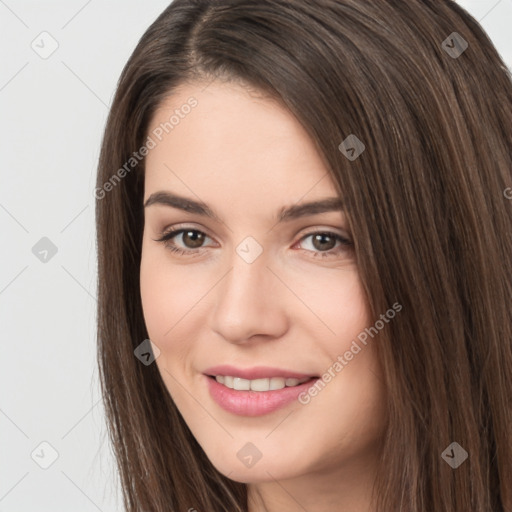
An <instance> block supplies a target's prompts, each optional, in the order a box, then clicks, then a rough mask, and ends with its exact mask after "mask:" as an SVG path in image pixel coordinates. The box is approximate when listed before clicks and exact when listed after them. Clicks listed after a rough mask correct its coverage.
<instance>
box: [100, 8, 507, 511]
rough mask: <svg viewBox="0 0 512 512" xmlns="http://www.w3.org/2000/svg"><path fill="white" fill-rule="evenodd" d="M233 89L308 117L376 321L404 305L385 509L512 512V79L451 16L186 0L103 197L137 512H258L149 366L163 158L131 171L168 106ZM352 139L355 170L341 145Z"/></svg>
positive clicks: (383, 488) (120, 126)
mask: <svg viewBox="0 0 512 512" xmlns="http://www.w3.org/2000/svg"><path fill="white" fill-rule="evenodd" d="M454 33H456V34H454ZM215 78H217V79H226V80H236V81H238V82H239V83H245V84H248V85H250V86H251V87H253V88H255V89H257V90H261V91H266V92H267V93H269V94H271V95H272V96H273V97H275V98H277V99H278V100H279V101H280V102H281V103H282V104H283V105H284V106H285V107H286V108H288V109H289V111H290V112H291V113H292V114H293V115H295V116H296V118H297V119H298V120H299V122H300V123H301V124H302V125H303V126H304V128H305V129H306V130H307V132H308V133H309V135H310V136H311V138H312V140H313V141H314V142H315V144H316V145H317V147H318V151H319V153H320V154H321V155H322V158H324V159H325V162H326V166H327V168H328V169H329V172H330V175H331V177H332V179H333V181H334V182H335V183H336V186H337V187H338V188H339V193H340V197H341V198H342V200H343V202H344V205H345V208H346V212H347V218H348V221H349V226H350V230H351V232H352V234H353V238H354V243H355V253H356V258H357V263H358V268H359V272H360V277H361V280H362V283H363V285H364V288H365V292H366V294H367V296H368V298H369V303H370V304H369V307H370V308H371V314H372V315H374V316H375V318H378V317H377V315H378V313H380V312H382V311H385V310H386V309H388V307H389V305H390V304H393V303H394V302H396V301H398V302H400V304H401V305H402V306H403V309H402V311H401V313H400V315H397V317H396V318H395V319H394V320H393V322H390V323H389V325H388V326H387V329H384V330H383V331H382V333H381V335H380V337H379V344H378V350H379V357H380V358H381V361H382V365H383V367H384V375H385V382H383V385H385V386H386V389H387V390H388V395H389V403H388V411H389V424H388V426H387V431H386V432H387V433H386V436H385V439H384V451H383V454H382V458H381V463H382V467H380V468H379V474H378V479H377V481H376V487H375V495H376V499H377V501H376V503H377V510H379V511H383V512H387V511H393V512H395V511H399V510H407V511H408V512H432V511H436V512H448V511H449V512H454V511H456V512H462V511H469V510H471V511H472V512H505V511H507V512H510V511H512V201H511V200H510V199H508V198H507V194H505V193H504V191H505V190H507V189H508V187H511V186H512V156H511V154H512V127H511V120H512V80H511V75H510V72H509V70H508V69H507V67H506V66H505V64H504V62H503V60H502V59H501V57H500V55H499V54H498V52H497V51H496V49H495V48H494V47H493V45H492V43H491V41H490V40H489V38H488V36H487V35H486V34H485V32H484V31H483V29H482V27H481V26H480V25H479V24H478V23H477V22H476V21H475V20H474V19H473V18H472V17H471V16H470V15H469V14H468V13H467V12H466V11H465V10H464V9H462V8H461V7H460V6H459V5H457V4H456V3H455V2H453V1H451V0H408V1H399V0H390V1H373V0H371V1H370V0H368V1H365V0H293V1H292V0H239V1H235V0H232V1H221V0H215V1H214V0H211V1H210V0H201V1H197V0H194V1H191V0H175V1H174V2H173V3H172V4H171V5H170V6H169V7H168V8H167V9H166V10H165V11H164V12H163V13H162V14H161V15H160V16H159V17H158V19H157V20H156V21H155V22H154V23H153V24H152V25H151V26H150V27H149V29H148V30H147V31H146V33H145V34H144V35H143V37H142V38H141V40H140V42H139V44H138V46H137V47H136V49H135V51H134V52H133V54H132V56H131V57H130V59H129V61H128V63H127V64H126V66H125V68H124V70H123V72H122V75H121V77H120V80H119V84H118V88H117V92H116V94H115V97H114V100H113V104H112V107H111V111H110V115H109V118H108V122H107V126H106V129H105V134H104V139H103V146H102V150H101V156H100V162H99V170H98V177H97V189H96V197H97V205H96V207H97V210H96V221H97V244H98V247H97V248H98V359H99V369H100V379H101V386H102V392H103V395H104V400H105V407H106V414H107V420H108V427H109V434H110V439H111V442H112V445H113V448H114V451H115V456H116V460H117V464H118V467H119V472H120V477H121V484H122V491H123V500H124V503H125V508H126V510H127V511H128V512H134V511H142V510H143V511H146V512H150V511H151V512H153V511H162V512H163V511H175V512H178V511H185V510H188V509H190V508H194V509H196V510H197V511H198V512H201V511H206V510H209V511H218V512H220V511H223V512H228V511H229V512H233V511H236V512H242V511H246V510H247V503H246V500H247V491H246V485H245V484H242V483H239V482H234V481H231V480H229V479H228V478H226V477H225V476H224V475H222V474H220V473H219V472H218V471H217V470H216V469H215V468H214V467H213V465H212V464H211V463H210V461H209V460H208V458H207V457H206V455H205V453H204V452H203V450H202V449H201V447H200V446H199V444H198V443H197V442H196V440H195V438H194V437H193V435H192V434H191V432H190V430H189V429H188V427H187V425H186V423H185V422H184V420H183V418H182V417H181V415H180V413H179V411H178V410H177V408H176V406H175V404H174V403H173V401H172V399H171V398H170V396H169V393H168V392H167V390H166V388H165V385H164V383H163V381H162V379H161V377H160V374H159V372H158V369H157V367H156V365H155V364H151V365H148V366H145V365H144V364H141V362H140V361H139V360H138V359H137V358H136V357H135V356H134V349H135V348H136V347H137V346H138V345H139V344H140V343H141V342H142V341H143V340H145V339H146V338H148V334H147V331H146V328H145V324H144V319H143V313H142V307H141V299H140V288H139V285H140V283H139V268H140V259H141V245H142V232H143V225H144V213H143V207H142V199H143V183H144V159H143V158H140V159H139V156H137V159H136V161H134V160H130V159H131V158H134V156H133V155H134V152H137V150H138V149H139V148H141V147H142V146H143V145H144V144H145V141H146V140H147V139H146V138H147V136H148V133H147V130H148V122H149V120H150V119H151V116H152V115H153V114H154V113H155V110H156V109H157V108H158V106H159V105H160V104H161V102H162V101H163V99H164V98H165V97H166V96H167V95H169V94H170V93H172V91H173V90H174V89H175V88H176V87H177V86H178V85H181V84H183V83H185V82H186V81H194V80H203V81H204V80H206V81H207V80H213V79H215ZM200 108H201V107H200V103H199V106H198V107H197V108H196V109H195V111H194V115H199V111H200ZM351 134H352V135H355V136H356V137H357V138H358V139H360V140H361V141H362V142H363V143H364V146H365V149H364V151H363V152H362V153H361V154H360V155H359V156H358V157H357V158H355V159H349V158H347V157H346V155H345V154H343V152H342V151H340V149H339V145H340V143H341V142H342V141H343V140H345V139H346V138H347V137H348V136H349V135H351ZM128 161H130V162H131V163H130V166H131V167H130V166H126V163H127V162H128ZM123 166H124V167H123ZM132 167H133V169H132ZM121 168H124V170H125V171H124V172H119V171H120V169H121ZM508 190H510V189H508ZM452 442H457V443H458V444H459V445H460V446H461V447H463V448H464V450H465V451H466V452H467V453H468V458H467V460H466V461H465V462H464V463H463V464H461V465H460V466H459V467H458V468H456V469H453V468H452V467H450V465H449V464H448V463H446V462H445V460H443V457H442V456H441V455H442V453H443V451H444V450H445V449H446V448H447V447H448V446H449V445H450V444H451V443H452Z"/></svg>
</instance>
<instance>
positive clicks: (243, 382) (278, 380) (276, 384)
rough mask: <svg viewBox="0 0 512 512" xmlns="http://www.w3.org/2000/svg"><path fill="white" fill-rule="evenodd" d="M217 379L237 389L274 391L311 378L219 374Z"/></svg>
mask: <svg viewBox="0 0 512 512" xmlns="http://www.w3.org/2000/svg"><path fill="white" fill-rule="evenodd" d="M215 380H216V381H217V382H219V383H220V384H224V386H226V387H228V388H231V389H235V390H237V391H249V390H251V391H273V390H276V389H283V388H284V387H292V386H297V385H298V384H302V383H303V382H306V381H308V380H310V378H309V377H305V378H303V379H285V378H284V377H272V378H270V379H254V380H247V379H242V378H240V377H230V376H229V375H217V376H216V377H215Z"/></svg>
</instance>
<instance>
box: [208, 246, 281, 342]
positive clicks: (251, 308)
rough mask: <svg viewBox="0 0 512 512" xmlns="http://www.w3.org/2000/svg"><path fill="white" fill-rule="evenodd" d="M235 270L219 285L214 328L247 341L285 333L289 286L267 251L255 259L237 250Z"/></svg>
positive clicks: (229, 338)
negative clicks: (272, 266)
mask: <svg viewBox="0 0 512 512" xmlns="http://www.w3.org/2000/svg"><path fill="white" fill-rule="evenodd" d="M230 265H231V270H230V271H229V272H228V273H227V274H226V275H225V277H224V278H223V279H222V280H221V282H220V283H219V285H218V286H216V287H215V288H216V297H215V299H216V300H215V304H216V305H215V309H214V312H213V318H212V328H213V330H214V332H216V333H217V334H219V335H220V336H222V338H224V339H225V340H226V341H228V342H230V343H236V344H243V343H247V342H249V341H250V340H252V341H255V339H256V338H260V337H263V338H265V339H267V340H269V339H276V338H279V337H281V336H283V335H284V333H285V332H286V330H287V329H288V327H289V325H288V319H289V316H288V315H287V313H286V304H287V300H286V291H287V290H286V287H285V286H284V285H283V283H282V282H281V281H280V280H279V279H278V278H277V277H276V275H275V273H274V272H275V271H274V269H272V271H271V270H270V269H269V268H268V267H269V266H271V263H270V262H268V261H267V258H266V256H265V252H264V253H263V254H261V255H260V256H259V257H258V258H257V259H256V260H255V261H253V262H252V263H248V262H246V261H245V260H244V259H243V258H241V257H240V256H239V255H238V254H237V253H236V252H235V251H234V253H233V257H232V258H231V260H230Z"/></svg>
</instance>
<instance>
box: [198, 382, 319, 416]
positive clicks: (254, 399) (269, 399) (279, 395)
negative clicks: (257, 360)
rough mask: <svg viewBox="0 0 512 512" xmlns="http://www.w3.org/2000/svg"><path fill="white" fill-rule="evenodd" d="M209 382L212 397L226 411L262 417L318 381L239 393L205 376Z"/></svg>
mask: <svg viewBox="0 0 512 512" xmlns="http://www.w3.org/2000/svg"><path fill="white" fill-rule="evenodd" d="M204 377H205V379H206V380H207V381H208V382H207V384H208V389H209V391H210V396H211V397H212V398H213V399H214V400H215V402H217V404H219V405H220V406H221V407H222V408H223V409H224V410H226V411H228V412H232V413H234V414H238V415H240V416H262V415H263V414H269V413H271V412H274V411H276V410H277V409H280V408H282V407H285V406H286V405H288V404H290V403H292V402H293V401H294V400H297V399H298V396H299V395H300V394H301V393H302V392H304V391H307V390H308V389H309V388H310V387H311V386H313V385H314V384H315V382H316V381H317V380H318V379H317V378H315V379H311V380H308V381H307V382H304V383H302V384H300V385H298V386H290V387H284V388H283V389H275V390H273V391H237V390H235V389H231V388H228V387H226V386H224V385H223V384H220V383H219V382H217V381H216V380H215V379H212V378H211V377H208V376H206V375H205V376H204Z"/></svg>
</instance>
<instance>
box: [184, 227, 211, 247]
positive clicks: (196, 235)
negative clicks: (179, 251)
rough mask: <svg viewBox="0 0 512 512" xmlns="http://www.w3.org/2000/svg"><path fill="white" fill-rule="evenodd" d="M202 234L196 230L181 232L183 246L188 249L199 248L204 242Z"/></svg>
mask: <svg viewBox="0 0 512 512" xmlns="http://www.w3.org/2000/svg"><path fill="white" fill-rule="evenodd" d="M204 238H205V236H204V233H201V231H196V230H188V231H183V232H182V241H183V244H184V245H185V246H186V247H188V248H189V249H197V248H198V247H201V246H202V244H203V242H204Z"/></svg>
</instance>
